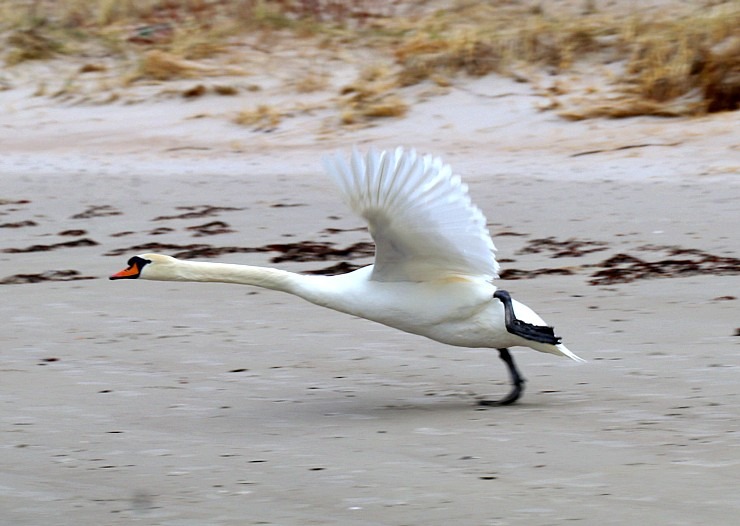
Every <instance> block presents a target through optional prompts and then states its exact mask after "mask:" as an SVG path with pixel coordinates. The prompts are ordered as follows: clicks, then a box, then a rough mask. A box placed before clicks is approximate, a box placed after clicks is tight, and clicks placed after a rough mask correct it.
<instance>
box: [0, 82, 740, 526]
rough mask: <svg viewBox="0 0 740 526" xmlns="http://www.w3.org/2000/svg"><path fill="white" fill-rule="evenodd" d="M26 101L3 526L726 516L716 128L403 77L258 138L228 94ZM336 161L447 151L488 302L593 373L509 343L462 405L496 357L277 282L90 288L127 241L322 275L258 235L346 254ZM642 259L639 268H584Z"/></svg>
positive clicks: (0, 159) (116, 265)
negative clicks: (387, 110) (521, 384)
mask: <svg viewBox="0 0 740 526" xmlns="http://www.w3.org/2000/svg"><path fill="white" fill-rule="evenodd" d="M24 86H25V88H24ZM32 87H33V86H32V84H30V83H26V84H23V83H22V82H20V83H19V84H18V85H17V86H16V87H15V88H14V89H12V90H8V91H4V92H0V105H2V107H3V108H5V110H6V111H5V112H3V113H2V114H0V135H1V136H2V137H1V138H0V144H1V145H2V146H0V147H1V148H2V156H0V173H1V175H0V199H1V200H2V205H0V214H2V215H0V233H2V237H0V280H4V281H5V282H6V284H4V285H2V286H0V291H2V298H3V301H2V302H0V319H2V320H3V325H2V326H3V331H2V337H1V340H2V363H1V364H0V368H1V369H2V370H1V371H0V374H1V375H2V381H1V385H2V388H1V389H0V403H1V404H2V413H0V436H1V437H2V440H0V444H1V446H0V510H2V512H1V513H0V523H2V524H8V525H10V524H13V525H39V524H75V525H100V524H107V525H117V524H129V523H132V522H133V523H141V524H157V525H173V526H174V525H177V526H183V525H245V524H279V525H308V524H322V525H330V524H331V525H334V524H335V525H363V526H365V525H399V526H400V525H421V524H424V525H448V524H465V525H468V524H469V525H528V526H532V525H550V524H561V523H571V522H578V523H580V524H615V525H616V524H619V525H622V524H671V525H682V524H685V525H693V524H715V525H722V524H728V525H729V524H734V523H735V522H736V517H737V514H738V512H740V498H738V496H737V487H738V484H739V483H740V456H739V455H738V452H739V450H738V444H740V442H739V441H738V425H739V424H738V423H739V422H740V409H738V407H739V406H740V403H739V402H740V400H739V399H738V393H740V389H739V388H738V371H740V363H739V362H738V357H737V356H738V343H740V337H738V327H740V320H738V317H737V313H738V299H737V296H738V291H740V277H739V275H738V271H737V267H738V262H737V259H734V258H737V248H738V246H740V232H739V231H738V228H737V225H738V219H740V217H739V215H738V205H737V203H738V202H740V185H739V184H738V179H737V174H738V165H739V163H738V144H737V120H736V119H737V116H736V115H732V114H719V115H714V116H710V117H705V118H697V119H657V118H635V119H627V120H622V121H604V120H594V121H584V122H576V123H573V122H566V121H564V120H561V119H559V118H558V117H557V116H556V115H554V114H553V113H551V112H542V111H539V110H538V105H539V104H540V103H541V102H542V100H541V99H540V98H538V97H537V96H536V95H535V94H534V93H533V91H532V87H531V86H529V85H526V84H520V83H515V82H513V81H508V80H504V79H500V78H497V77H493V76H492V77H486V78H483V79H478V80H470V81H464V82H463V81H461V82H460V83H459V84H457V85H454V86H453V87H451V88H450V89H449V90H448V91H447V93H446V94H443V95H438V96H434V97H424V93H423V90H424V89H425V88H424V87H421V88H420V87H417V88H409V91H408V92H407V96H409V97H411V98H413V97H418V99H417V100H418V101H417V102H416V103H415V104H414V105H413V106H412V109H411V111H410V113H409V115H407V116H406V117H405V118H402V119H397V120H388V121H378V123H377V124H376V125H374V126H371V127H366V128H359V129H339V128H338V127H336V126H334V127H332V123H335V122H336V119H337V117H336V115H334V114H332V110H331V109H329V108H328V107H324V108H323V109H319V110H317V111H316V112H315V113H312V114H306V115H300V116H296V117H294V118H291V119H286V120H285V121H284V122H283V123H281V124H280V125H279V126H278V127H277V129H275V130H273V131H270V132H265V131H259V130H254V129H249V128H244V127H239V126H237V125H235V124H234V123H233V122H230V120H229V119H227V118H224V116H225V115H228V114H229V112H232V111H235V108H237V107H238V106H239V104H244V100H243V99H239V98H236V99H231V98H224V97H216V96H206V97H203V98H201V99H198V100H195V101H184V100H181V99H179V98H172V97H170V98H163V99H156V98H155V99H153V100H147V101H144V102H140V103H138V104H133V105H128V104H124V103H115V104H108V105H90V104H65V103H61V102H59V101H56V100H53V99H49V98H45V97H32V96H31V94H30V91H31V90H32ZM414 90H416V91H414ZM278 91H279V90H278ZM280 94H281V96H285V94H284V93H282V92H280ZM269 95H270V93H269V90H267V91H263V92H261V93H260V95H259V96H260V97H268V96H269ZM312 96H313V97H319V96H318V95H312ZM324 96H326V97H330V94H325V95H324ZM203 111H207V112H209V113H208V116H206V117H202V118H192V117H193V116H194V115H198V114H200V113H201V112H203ZM327 129H329V130H331V131H330V132H327ZM353 144H359V145H360V146H361V147H367V146H368V145H371V144H372V145H376V146H379V147H392V146H395V145H397V144H404V145H407V146H410V147H416V148H418V149H419V150H422V151H425V152H426V151H430V152H433V153H435V154H439V155H442V156H444V158H445V159H446V160H447V161H449V162H451V163H452V164H453V166H454V168H455V171H456V172H458V173H460V174H461V175H463V177H464V179H465V180H466V182H467V183H468V184H469V185H470V191H471V194H472V196H473V199H474V201H475V203H476V204H477V205H478V206H479V207H480V208H481V209H482V210H483V211H484V213H485V215H486V216H487V218H488V220H489V225H490V230H491V232H492V234H493V235H494V240H495V242H496V244H497V247H498V249H499V252H498V257H499V259H500V260H501V261H502V268H503V269H504V271H507V270H508V271H509V272H510V273H509V277H510V278H513V277H517V275H518V276H521V277H524V278H525V279H504V280H502V281H501V286H502V287H503V288H506V289H507V290H509V291H510V292H511V293H512V294H513V295H514V296H515V297H516V298H518V299H519V300H521V301H523V302H525V303H527V304H529V305H530V306H532V307H534V308H536V310H537V311H538V312H539V313H540V314H541V315H542V316H543V317H544V318H545V319H546V320H548V322H549V323H551V324H553V325H555V327H556V329H557V332H558V333H559V334H561V335H562V336H563V337H564V340H565V343H566V344H567V345H568V346H569V347H570V348H571V349H572V350H573V351H574V352H576V353H578V354H579V355H580V356H582V357H584V358H585V359H587V360H588V363H587V364H584V365H578V364H575V363H571V362H569V361H567V360H564V359H558V358H556V357H553V356H550V355H544V354H539V353H536V352H534V351H530V350H526V349H515V350H514V352H515V356H516V358H517V360H518V362H519V364H520V366H521V369H522V371H523V373H524V375H525V376H526V378H527V380H528V383H527V391H526V393H525V395H524V397H523V399H522V400H521V401H520V402H519V403H518V404H516V405H513V406H509V407H501V408H487V409H481V408H479V407H478V406H476V405H475V400H476V397H479V396H483V395H491V396H495V395H503V394H504V393H505V392H506V391H507V389H508V385H507V378H506V371H505V369H504V366H503V364H502V363H501V362H500V361H499V360H498V358H497V353H496V351H494V350H480V349H479V350H466V349H457V348H452V347H446V346H444V345H441V344H437V343H434V342H431V341H427V340H424V339H421V338H419V337H416V336H412V335H407V334H403V333H400V332H396V331H394V330H392V329H388V328H385V327H382V326H379V325H375V324H372V323H370V322H367V321H365V320H359V319H354V318H351V317H348V316H344V315H341V314H338V313H334V312H330V311H325V310H322V309H319V308H318V307H315V306H312V305H310V304H307V303H304V302H302V301H301V300H299V299H297V298H294V297H290V296H287V295H281V294H279V293H274V292H270V291H263V290H258V289H253V288H248V287H238V286H228V285H217V284H214V285H205V284H175V283H154V282H129V281H125V282H121V281H117V282H111V281H108V280H107V279H106V277H107V276H108V275H109V274H111V273H112V272H115V271H117V270H119V269H120V268H122V267H123V266H124V265H125V262H126V260H127V259H128V257H130V256H131V255H135V254H136V253H138V252H142V251H145V250H142V249H141V247H142V246H146V245H147V244H159V246H160V247H161V251H163V252H166V253H178V252H182V251H185V250H196V249H214V247H215V248H219V247H237V248H239V249H241V251H238V252H233V253H221V254H218V255H217V256H216V257H214V258H212V259H210V260H212V261H229V262H237V263H246V264H260V265H274V266H279V267H281V268H286V269H289V270H295V271H313V270H320V269H325V268H327V267H330V266H331V265H334V264H336V263H338V262H340V261H342V258H339V259H335V260H334V259H333V260H327V261H307V262H298V261H282V262H279V263H274V262H271V259H272V258H274V257H276V256H280V255H281V252H279V251H266V249H264V247H266V246H267V245H271V244H282V245H284V247H283V251H285V250H287V249H288V248H290V246H292V245H290V244H299V245H298V247H299V248H300V246H303V245H301V244H302V243H304V242H309V241H310V242H319V243H334V244H335V245H334V246H336V247H340V248H341V247H346V246H349V245H351V244H353V243H358V242H362V241H368V240H369V238H368V236H367V234H366V232H364V231H363V230H361V229H358V228H359V227H361V226H362V223H361V221H360V220H358V219H357V218H355V217H353V216H352V215H351V214H350V213H349V212H348V210H347V208H346V207H345V206H344V205H343V204H342V203H341V202H340V200H339V197H338V194H337V192H335V191H334V189H333V188H332V185H331V182H330V181H329V180H328V178H327V177H326V176H324V175H323V173H322V170H321V167H320V158H321V155H323V154H325V153H329V152H332V151H334V150H336V149H344V150H347V149H349V148H350V147H351V145H353ZM8 225H10V226H8ZM204 225H205V226H204ZM543 239H545V240H546V241H541V240H543ZM537 240H540V241H537ZM191 245H198V246H196V247H195V248H194V247H192V246H191ZM201 245H206V247H203V246H201ZM273 248H274V247H273ZM682 250H683V251H682ZM686 250H688V251H686ZM619 254H626V255H628V256H631V257H633V258H638V260H630V259H628V258H627V259H625V257H624V256H622V259H621V261H622V263H619V264H617V263H618V261H617V259H615V258H616V257H617V256H618V255H619ZM554 256H560V257H554ZM723 258H724V259H723ZM675 259H680V260H681V262H680V263H679V264H677V265H673V266H671V264H670V260H675ZM610 261H611V262H612V263H613V264H616V265H617V267H616V268H618V269H621V270H622V271H624V272H622V274H619V273H615V271H614V270H613V267H612V270H611V271H610V269H609V268H608V267H607V263H608V262H610ZM639 261H642V262H645V261H647V262H653V263H655V262H661V261H662V263H661V264H656V265H654V267H650V268H652V269H653V270H652V271H651V272H647V274H646V275H643V276H642V277H640V276H637V277H638V279H634V280H632V281H630V282H624V283H622V282H609V281H603V279H602V278H610V277H611V278H615V276H616V274H619V275H624V276H627V277H628V278H629V277H632V278H634V277H636V276H635V275H632V274H629V272H628V271H629V270H630V268H631V269H632V270H638V271H639V270H640V269H641V268H642V270H644V268H643V267H641V266H640V264H639ZM369 262H370V259H368V258H367V257H364V258H363V257H361V258H357V259H353V260H352V261H350V263H353V264H367V263H369ZM630 265H631V266H630ZM692 265H693V266H692ZM628 267H629V268H628ZM656 268H659V269H663V270H664V271H665V272H666V276H663V277H661V276H660V275H659V273H658V271H655V269H656ZM691 268H694V270H695V272H686V273H685V274H681V275H676V274H677V273H678V271H679V270H684V271H685V270H686V269H691ZM547 269H558V270H557V273H555V274H548V273H546V272H545V270H547ZM55 271H75V272H76V273H64V272H61V273H60V272H56V273H54V272H55ZM513 271H519V272H518V274H517V273H514V272H513ZM527 272H529V273H527ZM599 272H602V274H598V273H599ZM638 274H639V272H638ZM19 275H21V276H20V277H19ZM27 275H40V276H41V278H39V279H40V281H38V282H33V283H28V282H26V281H29V278H28V277H25V278H24V277H23V276H27ZM504 276H506V274H504ZM600 276H601V278H600ZM44 277H45V278H47V279H45V280H44V279H43V278H44ZM49 278H51V279H49ZM73 278H74V279H73ZM77 278H79V279H77ZM82 278H86V279H82ZM599 279H602V281H599V282H598V283H597V284H591V281H593V280H599ZM64 280H67V281H64ZM13 281H16V282H18V281H20V282H21V283H17V284H12V283H9V282H13Z"/></svg>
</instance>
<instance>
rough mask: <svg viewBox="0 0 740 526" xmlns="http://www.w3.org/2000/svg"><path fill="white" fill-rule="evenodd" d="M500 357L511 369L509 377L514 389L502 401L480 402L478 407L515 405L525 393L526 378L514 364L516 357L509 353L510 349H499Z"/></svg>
mask: <svg viewBox="0 0 740 526" xmlns="http://www.w3.org/2000/svg"><path fill="white" fill-rule="evenodd" d="M498 352H499V357H500V358H501V359H502V360H503V361H504V363H505V364H506V367H507V368H508V369H509V376H511V383H512V384H513V385H514V388H513V389H512V390H511V391H510V392H509V394H507V395H506V396H505V397H503V398H502V399H501V400H478V405H486V406H490V405H509V404H513V403H514V402H516V401H517V400H519V397H520V396H522V393H523V392H524V382H525V380H524V377H522V375H521V373H520V372H519V369H517V367H516V364H515V363H514V357H513V356H512V355H511V353H510V352H509V349H499V350H498Z"/></svg>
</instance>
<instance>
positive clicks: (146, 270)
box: [109, 254, 177, 280]
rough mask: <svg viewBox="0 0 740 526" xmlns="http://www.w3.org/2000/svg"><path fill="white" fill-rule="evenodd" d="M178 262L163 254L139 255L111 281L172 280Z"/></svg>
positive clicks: (130, 260) (113, 276)
mask: <svg viewBox="0 0 740 526" xmlns="http://www.w3.org/2000/svg"><path fill="white" fill-rule="evenodd" d="M176 263H177V260H176V259H175V258H173V257H170V256H164V255H162V254H139V255H138V256H134V257H132V258H131V259H129V260H128V266H127V267H126V268H125V269H123V270H122V271H120V272H116V273H115V274H113V275H112V276H111V277H110V278H109V279H136V278H142V279H155V280H162V279H168V277H169V279H172V277H171V276H172V275H173V273H174V272H173V271H174V269H173V267H174V266H175V265H176Z"/></svg>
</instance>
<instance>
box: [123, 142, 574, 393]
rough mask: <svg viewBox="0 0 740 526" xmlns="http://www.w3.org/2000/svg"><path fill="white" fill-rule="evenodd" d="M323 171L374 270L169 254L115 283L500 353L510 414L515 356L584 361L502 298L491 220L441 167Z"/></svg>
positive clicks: (387, 154)
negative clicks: (265, 299) (330, 318)
mask: <svg viewBox="0 0 740 526" xmlns="http://www.w3.org/2000/svg"><path fill="white" fill-rule="evenodd" d="M324 164H325V167H326V169H327V171H328V172H329V174H330V175H331V176H332V177H333V179H334V180H335V182H336V183H337V184H338V186H339V188H340V190H341V192H342V194H343V196H344V199H345V200H346V201H347V202H348V204H349V206H350V207H351V208H352V210H354V212H356V213H357V214H358V215H360V216H361V217H362V218H363V219H365V221H367V223H368V226H369V229H370V234H371V235H372V237H373V240H374V241H375V245H376V253H375V264H374V265H370V266H367V267H364V268H361V269H359V270H356V271H354V272H350V273H348V274H343V275H339V276H313V275H301V274H295V273H292V272H286V271H283V270H278V269H273V268H265V267H255V266H247V265H233V264H224V263H201V262H194V261H181V260H178V259H175V258H173V257H169V256H164V255H160V254H142V255H138V256H134V257H132V258H131V259H130V260H129V261H128V267H127V268H126V269H125V270H122V271H120V272H118V273H116V274H114V275H112V276H111V277H110V279H123V278H142V279H150V280H162V281H208V282H214V281H215V282H223V283H238V284H245V285H254V286H258V287H264V288H268V289H273V290H279V291H283V292H289V293H291V294H295V295H297V296H300V297H302V298H304V299H306V300H308V301H310V302H311V303H315V304H317V305H321V306H323V307H328V308H330V309H334V310H337V311H341V312H346V313H348V314H352V315H355V316H359V317H362V318H367V319H369V320H373V321H376V322H378V323H382V324H384V325H388V326H390V327H394V328H396V329H400V330H402V331H406V332H410V333H413V334H419V335H422V336H426V337H427V338H431V339H432V340H436V341H438V342H442V343H446V344H449V345H456V346H460V347H489V348H496V349H498V350H499V356H500V357H501V359H502V360H504V362H505V363H506V365H507V367H508V369H509V373H510V375H511V379H512V383H513V384H514V388H513V390H512V391H511V392H510V393H509V394H508V395H507V396H506V397H505V398H503V399H502V400H498V401H491V400H482V401H481V402H480V403H481V404H483V405H498V404H510V403H512V402H514V401H516V400H517V399H518V398H519V396H520V395H521V393H522V391H523V388H524V379H523V378H522V376H521V374H520V373H519V371H518V370H517V368H516V365H515V364H514V360H513V358H512V356H511V354H510V353H509V351H508V347H512V346H516V345H520V346H526V347H530V348H532V349H535V350H537V351H541V352H546V353H552V354H557V355H562V356H567V357H568V358H571V359H572V360H575V361H579V362H582V361H584V360H582V359H581V358H579V357H578V356H576V355H575V354H573V353H572V352H571V351H569V350H568V349H567V348H566V347H565V346H564V345H562V344H561V343H560V338H558V337H556V336H555V334H554V332H553V329H552V328H551V327H548V326H546V324H545V322H544V321H543V320H542V318H540V317H539V316H538V315H537V314H536V313H535V312H534V311H532V310H531V309H530V308H529V307H527V306H526V305H523V304H522V303H519V302H517V301H515V300H512V299H511V298H510V296H509V294H508V293H507V292H506V291H502V290H497V288H496V286H495V285H493V284H492V283H491V281H492V280H493V279H494V278H496V277H497V271H498V263H497V262H496V259H495V256H494V250H495V248H494V245H493V242H492V241H491V237H490V234H489V232H488V229H487V228H486V220H485V218H484V217H483V214H482V213H481V212H480V210H479V209H478V208H476V207H475V206H474V205H473V204H472V203H471V201H470V198H469V196H468V188H467V186H466V185H465V184H463V183H462V182H461V181H460V178H459V177H458V176H456V175H453V174H452V171H451V169H450V167H449V166H448V165H445V164H443V163H442V161H441V160H440V159H439V158H433V157H431V156H419V155H417V154H416V152H415V151H413V150H411V151H404V150H403V149H402V148H398V149H396V150H395V151H382V152H378V151H375V150H371V151H370V152H369V153H368V154H367V155H366V156H364V157H363V156H362V155H361V154H360V153H359V152H358V151H357V150H356V149H355V150H354V151H353V153H352V156H351V159H350V161H349V163H348V162H347V161H346V160H345V159H344V158H343V157H341V156H339V155H336V156H334V157H328V158H325V159H324Z"/></svg>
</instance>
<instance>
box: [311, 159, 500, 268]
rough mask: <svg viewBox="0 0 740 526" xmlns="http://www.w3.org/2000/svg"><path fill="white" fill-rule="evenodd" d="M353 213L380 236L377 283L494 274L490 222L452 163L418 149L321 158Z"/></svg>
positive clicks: (376, 242)
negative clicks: (473, 200) (417, 150)
mask: <svg viewBox="0 0 740 526" xmlns="http://www.w3.org/2000/svg"><path fill="white" fill-rule="evenodd" d="M324 165H325V167H326V170H327V171H328V172H329V174H330V175H331V176H332V177H333V178H334V180H335V181H336V183H337V184H338V185H339V188H340V190H341V192H342V194H343V196H344V199H345V201H347V203H348V204H349V205H350V207H351V208H352V210H353V211H354V212H356V213H357V214H358V215H360V216H361V217H362V218H364V219H365V220H366V221H367V223H368V226H369V229H370V234H371V235H372V236H373V239H374V240H375V246H376V248H375V266H374V269H373V274H372V279H373V280H375V281H426V280H431V279H439V278H445V277H452V276H476V277H481V278H485V279H493V278H495V277H497V273H498V263H497V262H496V258H495V256H494V251H495V247H494V246H493V241H491V236H490V234H489V233H488V229H487V228H486V219H485V217H483V214H482V213H481V211H480V210H479V209H478V208H477V207H475V205H473V204H472V203H471V201H470V197H469V196H468V187H467V185H465V184H463V183H462V182H461V181H460V177H458V176H456V175H453V174H452V170H451V169H450V167H449V165H445V164H443V163H442V161H441V159H439V158H433V157H431V156H428V155H427V156H419V155H417V154H416V152H415V151H414V150H410V151H404V150H403V149H402V148H397V149H396V150H395V151H382V152H378V151H376V150H370V152H368V154H367V155H366V156H365V157H363V156H362V155H361V154H360V153H359V152H358V151H357V150H356V149H355V150H353V152H352V157H351V159H350V162H349V164H348V163H347V161H346V160H345V159H344V158H343V157H342V156H341V155H335V156H333V157H326V158H324Z"/></svg>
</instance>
